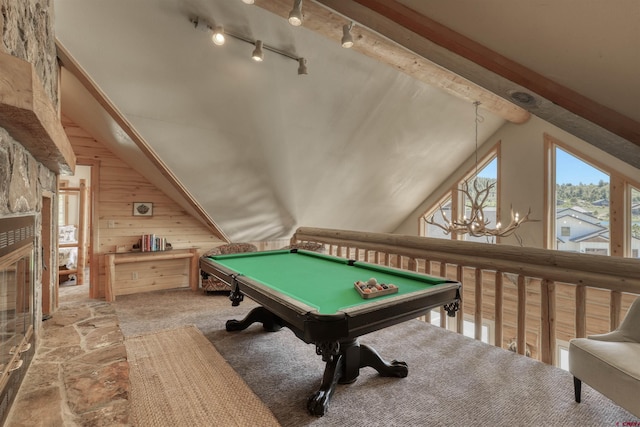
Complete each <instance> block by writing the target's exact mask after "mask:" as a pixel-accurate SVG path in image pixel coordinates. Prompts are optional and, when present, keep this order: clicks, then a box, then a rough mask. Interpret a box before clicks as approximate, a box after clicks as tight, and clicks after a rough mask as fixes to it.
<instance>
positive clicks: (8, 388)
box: [0, 215, 36, 423]
mask: <svg viewBox="0 0 640 427" xmlns="http://www.w3.org/2000/svg"><path fill="white" fill-rule="evenodd" d="M34 240H35V217H34V216H33V215H28V216H21V217H11V218H2V219H0V372H1V374H0V375H1V376H0V423H4V421H5V419H6V417H7V414H8V412H9V408H10V407H11V403H12V402H13V400H14V398H15V396H16V394H17V393H18V389H19V388H20V384H21V383H22V380H23V378H24V377H25V375H26V372H27V369H28V367H29V364H30V362H31V359H32V358H33V355H34V353H35V334H34V325H36V319H35V312H36V310H34V306H35V298H34V295H35V294H34V276H35V269H34V256H35V252H34Z"/></svg>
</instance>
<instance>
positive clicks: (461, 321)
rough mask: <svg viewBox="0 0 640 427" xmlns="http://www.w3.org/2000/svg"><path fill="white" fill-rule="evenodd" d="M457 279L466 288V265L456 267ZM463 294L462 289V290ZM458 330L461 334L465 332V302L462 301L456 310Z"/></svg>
mask: <svg viewBox="0 0 640 427" xmlns="http://www.w3.org/2000/svg"><path fill="white" fill-rule="evenodd" d="M456 280H457V281H458V282H460V283H461V284H462V288H463V290H464V283H463V282H464V266H463V265H460V264H459V265H458V266H457V267H456ZM460 293H461V294H462V293H463V292H462V290H461V291H460ZM456 331H457V332H458V333H459V334H462V333H464V304H462V303H460V309H459V310H458V311H457V312H456Z"/></svg>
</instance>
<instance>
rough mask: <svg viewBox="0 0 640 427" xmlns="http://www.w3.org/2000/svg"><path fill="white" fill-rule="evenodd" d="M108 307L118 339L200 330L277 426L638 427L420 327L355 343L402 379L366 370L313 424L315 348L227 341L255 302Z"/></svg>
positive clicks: (205, 299)
mask: <svg viewBox="0 0 640 427" xmlns="http://www.w3.org/2000/svg"><path fill="white" fill-rule="evenodd" d="M115 304H116V313H117V315H118V318H119V319H120V326H121V328H122V331H123V333H124V334H125V336H131V335H136V334H140V333H144V332H148V331H153V330H160V329H167V328H173V327H177V326H180V325H189V324H193V325H195V326H197V327H198V328H199V329H200V330H201V331H202V332H203V333H204V335H205V336H206V337H207V338H208V339H209V340H210V341H211V342H212V343H213V345H214V346H215V347H216V348H217V349H218V351H219V352H220V354H221V355H222V356H223V357H224V358H225V359H226V360H227V361H228V362H229V364H230V365H231V366H232V367H233V368H234V369H235V370H236V372H237V373H238V374H240V376H241V377H242V378H243V379H244V380H245V382H246V383H247V384H248V385H249V387H250V388H251V389H252V390H253V391H254V392H255V393H256V395H257V396H258V397H259V398H260V399H262V401H263V402H264V403H265V404H266V405H267V406H268V407H269V408H270V409H271V411H272V412H273V413H274V415H275V416H276V418H277V419H278V421H279V422H280V423H281V424H282V425H283V426H334V425H341V426H344V425H349V426H360V425H361V426H445V425H446V426H450V425H482V426H485V425H493V426H510V427H511V426H514V425H523V426H524V425H545V426H576V425H581V426H582V425H584V426H603V425H624V423H629V422H640V420H638V419H637V418H635V417H633V416H632V415H631V414H629V413H628V412H626V411H625V410H623V409H621V408H619V407H618V406H616V405H615V404H613V403H612V402H611V401H609V400H608V399H607V398H605V397H603V396H602V395H600V394H599V393H597V392H595V391H594V390H592V389H591V388H589V387H588V386H586V385H585V386H583V400H582V401H583V403H581V404H577V403H575V402H574V400H573V383H572V377H571V375H570V374H569V373H568V372H565V371H563V370H560V369H557V368H554V367H551V366H547V365H544V364H542V363H539V362H536V361H534V360H531V359H529V358H526V357H524V356H520V355H517V354H515V353H512V352H509V351H506V350H502V349H499V348H495V347H493V346H490V345H486V344H483V343H481V342H477V341H474V340H472V339H469V338H466V337H463V336H460V335H458V334H455V333H451V332H448V331H445V330H442V329H440V328H437V327H434V326H431V325H428V324H425V323H423V322H420V321H417V320H416V321H409V322H405V323H403V324H400V325H396V326H394V327H391V328H387V329H384V330H381V331H377V332H374V333H371V334H368V335H366V336H363V337H361V342H362V343H365V344H369V345H371V346H373V347H374V348H375V349H376V350H377V351H378V352H379V353H380V354H381V355H382V356H383V357H384V358H385V359H387V360H391V359H398V360H404V361H405V362H407V363H408V365H409V376H408V377H407V378H403V379H399V378H383V377H380V376H379V375H377V373H376V372H375V371H374V370H373V369H371V368H365V369H363V370H362V371H361V374H360V377H359V378H358V380H357V381H356V382H355V383H353V384H350V385H340V386H338V388H337V390H336V393H335V395H334V396H333V398H332V400H331V404H330V406H329V411H328V413H327V414H326V415H325V416H324V417H321V418H316V417H313V416H310V415H308V414H307V412H306V400H307V397H308V396H309V395H310V394H312V393H313V392H314V391H315V390H316V389H317V387H318V386H319V384H320V381H321V378H322V373H323V369H324V364H323V363H322V361H321V359H320V357H319V356H317V355H316V354H315V348H314V346H312V345H308V344H305V343H304V342H302V341H300V340H299V339H298V338H297V337H295V335H293V333H292V332H290V331H289V330H287V329H283V330H281V331H279V332H275V333H267V332H264V331H263V329H262V328H261V327H260V325H253V326H252V327H250V328H249V329H247V330H246V331H242V332H234V333H229V332H226V331H225V329H224V323H225V322H226V320H228V319H230V318H242V317H243V316H244V314H246V313H247V312H248V311H249V310H250V309H251V308H253V307H254V306H255V304H254V303H253V302H252V301H250V300H245V301H244V302H243V303H242V304H241V305H240V306H239V307H231V306H230V302H229V301H228V299H227V298H226V297H224V296H217V295H216V296H211V295H204V294H202V293H193V292H191V291H189V290H177V291H166V292H156V293H148V294H138V295H130V296H121V297H118V299H117V301H116V303H115ZM203 398H206V396H203ZM211 398H213V397H211ZM239 405H240V407H241V403H239ZM627 425H630V424H627Z"/></svg>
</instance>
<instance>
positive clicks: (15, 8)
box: [0, 0, 59, 338]
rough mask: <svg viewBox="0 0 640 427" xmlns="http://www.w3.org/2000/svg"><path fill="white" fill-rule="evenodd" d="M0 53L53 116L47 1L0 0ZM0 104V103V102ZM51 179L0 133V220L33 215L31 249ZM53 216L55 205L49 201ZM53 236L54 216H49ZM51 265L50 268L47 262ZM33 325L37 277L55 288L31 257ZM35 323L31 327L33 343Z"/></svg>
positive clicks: (54, 74)
mask: <svg viewBox="0 0 640 427" xmlns="http://www.w3.org/2000/svg"><path fill="white" fill-rule="evenodd" d="M0 30H1V33H0V36H1V37H2V38H1V40H0V50H1V51H2V52H4V53H8V54H11V55H13V56H16V57H18V58H21V59H24V60H26V61H28V62H30V63H31V64H32V65H33V67H34V68H35V70H36V74H37V75H38V77H39V78H40V80H41V81H42V84H43V87H44V89H45V92H46V93H47V94H48V95H49V97H50V99H51V102H52V105H53V106H54V108H56V109H58V110H59V98H58V64H57V60H56V48H55V37H54V35H53V31H54V29H53V0H39V1H37V0H0ZM0 102H1V99H0ZM56 191H57V177H56V175H55V174H54V173H53V172H52V171H51V170H49V169H48V168H46V167H45V166H44V165H42V164H41V163H40V162H38V161H37V160H36V159H35V158H34V157H33V156H32V155H31V153H29V151H28V150H27V149H26V148H25V147H24V146H23V145H22V144H21V143H20V141H16V140H15V139H14V138H13V137H12V136H11V135H10V134H9V133H8V132H7V131H6V130H5V129H4V128H2V127H0V217H7V216H20V215H33V214H35V215H36V242H35V244H36V248H39V247H41V241H42V223H41V222H42V215H41V211H42V198H43V196H44V195H45V194H49V195H55V193H56ZM53 206H54V212H55V207H56V206H57V200H56V198H55V197H53ZM51 218H52V221H54V223H53V224H51V227H50V229H52V230H55V225H56V224H55V222H56V221H57V215H54V214H52V215H51ZM49 264H51V262H49ZM35 271H36V277H35V283H34V290H35V301H34V309H35V319H36V320H39V319H41V318H42V274H43V273H44V274H49V275H51V276H50V281H49V282H50V283H55V275H54V273H55V271H54V269H51V268H50V269H48V270H43V265H42V259H41V257H35ZM40 328H41V322H40V321H36V322H35V333H36V338H38V337H39V335H40V334H41V330H40Z"/></svg>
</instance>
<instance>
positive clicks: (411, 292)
mask: <svg viewBox="0 0 640 427" xmlns="http://www.w3.org/2000/svg"><path fill="white" fill-rule="evenodd" d="M200 269H201V273H202V274H203V275H213V276H215V277H217V278H218V279H219V280H221V281H223V282H225V283H227V284H229V286H230V287H231V293H230V295H229V298H230V299H231V301H232V305H238V304H240V302H241V301H242V300H243V298H244V296H245V295H246V296H248V297H249V298H251V299H252V300H254V301H256V302H257V303H258V304H259V305H260V307H256V308H254V309H253V310H251V311H250V312H249V313H248V314H247V315H246V317H245V318H244V319H242V320H229V321H227V323H226V329H227V330H228V331H240V330H244V329H246V328H247V327H248V326H249V325H251V324H252V323H254V322H260V323H262V325H263V328H264V329H265V330H267V331H277V330H279V329H280V328H282V327H287V328H289V329H291V330H292V331H293V332H294V333H295V335H296V336H297V337H298V338H300V339H301V340H303V341H304V342H306V343H313V344H315V346H316V353H317V354H318V355H320V356H322V360H323V361H324V362H326V366H325V371H324V376H323V379H322V383H321V385H320V388H319V390H318V391H317V392H315V393H314V394H313V395H312V396H311V397H309V399H308V402H307V409H308V410H309V412H310V413H311V414H312V415H316V416H322V415H324V414H325V412H326V410H327V408H328V405H329V400H330V399H331V395H332V394H333V391H334V390H335V387H336V384H338V383H340V384H346V383H351V382H353V381H355V380H356V379H357V377H358V375H359V370H360V368H363V367H366V366H370V367H372V368H374V369H375V370H377V371H378V372H379V373H380V374H381V375H383V376H394V377H406V376H407V374H408V367H407V364H406V363H404V362H399V361H396V360H394V361H392V362H386V361H385V360H383V359H382V357H380V355H379V354H378V353H377V352H376V351H375V350H374V349H373V348H371V347H369V346H367V345H364V344H360V343H359V341H358V337H359V336H361V335H364V334H367V333H370V332H373V331H376V330H378V329H382V328H385V327H387V326H391V325H395V324H397V323H400V322H404V321H406V320H410V319H415V318H416V317H418V316H421V315H423V314H425V313H426V312H428V311H429V310H431V309H432V308H434V307H439V306H444V308H445V309H446V311H447V313H448V314H449V315H450V316H455V312H456V311H457V310H458V309H459V303H460V287H461V285H460V283H459V282H456V281H451V280H447V279H443V278H439V277H433V276H428V275H424V274H419V273H414V272H410V271H406V270H400V269H396V268H392V267H385V266H380V265H376V264H370V263H366V262H362V261H355V260H348V259H344V258H338V257H334V256H330V255H325V254H319V253H316V252H308V251H304V250H298V249H291V250H276V251H265V252H251V253H243V254H231V255H216V256H204V257H201V258H200ZM371 278H374V279H376V281H377V282H378V283H384V284H394V285H396V286H397V289H398V291H397V292H396V293H392V294H389V295H383V296H379V297H371V298H364V297H363V296H362V295H361V294H360V293H359V292H358V290H357V289H355V287H354V282H356V281H367V280H369V279H371Z"/></svg>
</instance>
